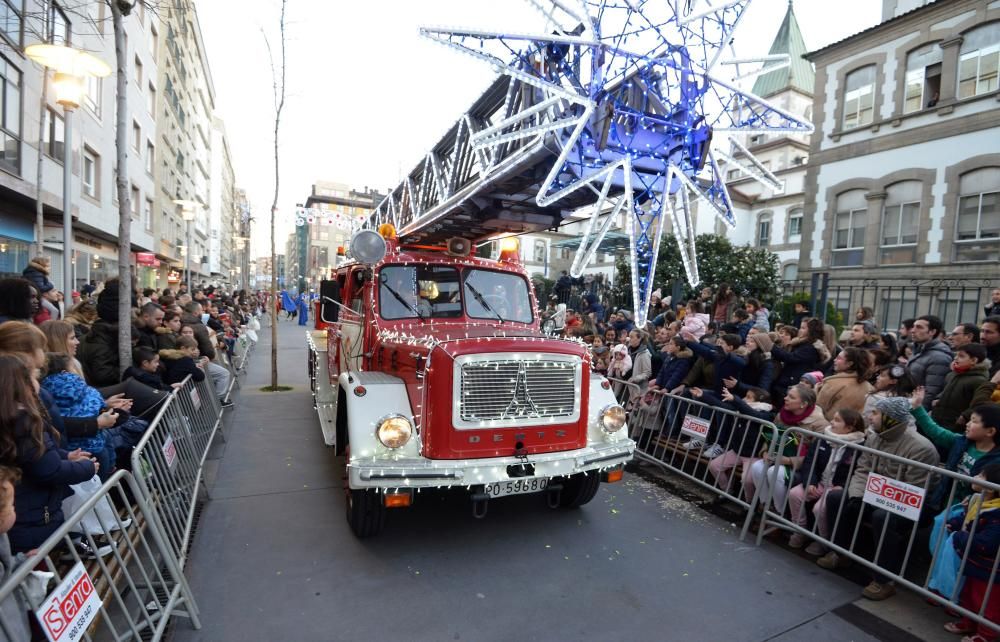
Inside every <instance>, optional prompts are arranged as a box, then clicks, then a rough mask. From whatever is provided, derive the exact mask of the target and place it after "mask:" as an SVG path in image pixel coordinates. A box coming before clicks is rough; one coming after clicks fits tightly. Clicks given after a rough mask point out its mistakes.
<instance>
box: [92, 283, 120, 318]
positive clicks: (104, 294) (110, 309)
mask: <svg viewBox="0 0 1000 642" xmlns="http://www.w3.org/2000/svg"><path fill="white" fill-rule="evenodd" d="M97 316H98V317H99V318H100V319H101V320H102V321H106V322H108V323H118V281H117V280H115V281H108V283H106V284H105V286H104V289H103V290H101V293H100V294H99V295H97Z"/></svg>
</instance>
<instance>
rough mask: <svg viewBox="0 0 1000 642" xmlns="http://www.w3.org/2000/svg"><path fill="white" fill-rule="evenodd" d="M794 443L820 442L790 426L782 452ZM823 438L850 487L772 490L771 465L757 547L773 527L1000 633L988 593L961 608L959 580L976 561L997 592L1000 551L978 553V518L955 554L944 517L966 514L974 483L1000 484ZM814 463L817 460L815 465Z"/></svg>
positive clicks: (968, 526)
mask: <svg viewBox="0 0 1000 642" xmlns="http://www.w3.org/2000/svg"><path fill="white" fill-rule="evenodd" d="M796 439H797V440H799V442H800V443H805V444H807V445H813V444H814V442H815V441H816V440H817V439H818V437H817V435H816V434H815V433H811V432H809V431H807V430H804V429H801V428H790V429H788V430H787V431H786V432H785V434H784V435H783V436H782V440H781V442H782V443H781V447H780V448H782V449H783V448H784V447H785V446H786V444H788V443H791V442H792V441H793V440H796ZM823 439H824V440H825V441H827V442H828V443H829V445H830V447H831V449H842V450H840V452H841V459H840V461H842V462H849V463H848V464H846V465H847V467H848V470H847V471H846V472H847V476H846V479H847V482H846V484H847V490H845V489H844V488H833V489H830V488H825V489H824V490H823V491H822V494H821V495H820V497H819V500H818V501H817V502H811V501H808V498H807V497H806V495H805V494H804V492H803V490H802V488H801V486H798V487H796V481H795V480H796V477H793V480H792V482H791V483H790V484H789V486H790V487H789V488H786V489H784V491H787V492H780V493H779V492H774V489H775V488H776V487H778V484H775V483H773V482H774V481H775V480H776V475H777V474H779V472H778V471H777V470H776V469H777V467H774V468H771V469H770V470H769V471H768V475H771V476H772V477H771V480H772V483H770V484H768V491H767V492H765V493H763V494H762V495H761V496H759V497H758V498H756V500H755V502H754V504H755V506H759V507H760V508H763V509H764V510H763V518H762V519H761V524H760V529H759V531H758V533H757V543H758V544H760V542H761V541H762V538H763V537H764V535H765V533H767V532H769V531H773V530H774V529H776V528H777V529H782V530H786V531H789V532H791V533H798V534H799V535H804V536H806V537H807V538H808V539H811V540H814V541H816V542H819V543H820V544H821V545H822V546H823V547H824V548H825V549H826V550H827V551H831V552H833V553H835V554H836V555H837V556H839V557H840V558H846V559H849V560H852V561H854V562H857V563H860V564H862V565H864V566H866V567H868V568H870V569H871V570H872V571H873V573H874V574H875V575H876V576H877V577H880V578H882V579H880V581H881V582H885V581H889V580H891V581H893V582H895V583H896V585H897V586H902V587H905V588H908V589H910V590H912V591H914V592H916V593H918V594H920V595H921V596H923V597H925V598H927V599H929V600H932V601H934V602H937V603H939V604H944V605H946V606H948V607H949V608H951V609H954V610H955V611H957V612H958V613H960V614H961V615H962V616H965V617H968V618H971V619H973V620H975V621H976V622H979V623H983V624H986V625H988V626H990V627H992V628H994V629H996V630H997V631H998V632H1000V626H998V625H997V624H995V623H991V622H990V621H989V620H988V619H987V617H986V615H985V608H986V606H985V604H987V603H988V602H989V595H987V596H986V597H985V598H984V599H983V605H984V606H982V607H979V606H978V605H977V606H974V607H972V608H969V606H970V605H969V604H968V603H964V604H963V603H960V600H959V589H960V586H961V582H956V581H955V580H956V578H957V577H961V576H962V574H963V572H964V570H965V568H966V567H967V566H968V565H969V564H975V565H976V567H977V570H978V572H979V573H986V574H987V575H988V576H989V577H990V581H989V583H988V584H989V587H990V588H989V592H992V590H993V589H994V587H993V579H994V578H995V577H996V574H997V569H998V567H1000V550H997V551H996V552H995V553H989V554H988V555H987V556H986V558H984V554H983V551H984V550H988V549H987V548H980V549H979V550H974V549H973V542H974V541H975V538H976V530H977V528H978V520H971V521H969V522H966V523H964V524H963V526H962V528H964V529H966V530H967V531H968V538H967V540H966V541H967V544H966V545H965V546H964V547H963V548H962V549H961V550H957V549H955V547H954V545H953V544H952V541H953V540H952V538H951V537H950V535H951V532H950V531H948V530H947V529H946V522H947V520H946V519H944V514H945V511H946V510H949V511H951V510H953V511H957V512H956V513H953V514H959V515H960V514H961V513H962V512H963V511H964V509H963V507H962V500H963V499H965V498H968V497H970V493H971V492H972V490H973V485H974V484H975V486H976V488H979V489H989V490H992V491H994V492H998V493H1000V486H997V485H994V484H990V483H988V482H985V481H983V480H974V479H973V478H971V477H968V476H966V475H962V474H960V473H957V472H953V471H950V470H946V469H944V468H941V467H937V466H932V465H929V464H927V463H923V462H918V461H913V460H910V459H905V458H903V457H899V456H897V455H893V454H890V453H886V452H882V451H879V450H874V449H872V448H869V447H867V446H865V445H864V444H858V443H853V442H847V441H843V440H841V439H838V438H836V437H831V436H827V435H824V436H823ZM817 460H818V458H813V460H812V461H813V462H814V463H813V466H815V461H817ZM815 473H816V471H815V470H808V471H807V470H800V471H798V475H799V476H800V477H801V478H813V475H814V474H815ZM852 479H853V480H854V482H855V483H854V484H853V489H854V493H855V494H853V495H852V494H851V491H850V489H851V488H852V485H851V483H850V482H851V480H852ZM903 480H906V481H903ZM942 487H943V488H942ZM859 488H860V489H861V490H860V491H859V490H858V489H859ZM932 491H933V492H932ZM931 497H945V498H946V500H945V501H944V503H943V504H942V505H941V506H931V505H929V498H931ZM948 507H951V508H950V509H949V508H948ZM955 554H957V555H958V558H959V561H958V563H956V564H951V563H950V562H949V563H948V564H939V563H938V562H939V559H942V558H943V557H946V556H947V557H953V556H954V555H955ZM973 558H974V561H972V560H973ZM942 569H945V571H944V572H946V573H950V576H949V578H944V579H946V580H949V581H946V582H940V581H939V580H940V579H941V578H939V577H937V576H936V575H935V573H940V572H942ZM942 585H946V586H949V587H952V588H949V589H947V590H946V591H945V592H949V591H950V594H948V595H942V594H941V592H940V591H939V590H938V587H940V586H942ZM932 589H934V590H932Z"/></svg>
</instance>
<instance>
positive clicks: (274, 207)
mask: <svg viewBox="0 0 1000 642" xmlns="http://www.w3.org/2000/svg"><path fill="white" fill-rule="evenodd" d="M285 2H286V0H281V22H280V23H279V28H280V35H281V69H280V76H279V75H278V73H277V71H276V70H275V68H274V59H273V58H272V59H271V75H272V77H273V80H274V200H272V201H271V389H272V390H274V391H277V390H278V306H277V300H278V255H277V253H276V252H275V251H274V219H275V217H276V215H277V212H278V186H279V184H280V180H279V179H280V175H281V172H280V164H279V162H278V132H279V129H280V127H281V110H282V109H284V107H285ZM268 49H270V47H268ZM279 77H280V80H279Z"/></svg>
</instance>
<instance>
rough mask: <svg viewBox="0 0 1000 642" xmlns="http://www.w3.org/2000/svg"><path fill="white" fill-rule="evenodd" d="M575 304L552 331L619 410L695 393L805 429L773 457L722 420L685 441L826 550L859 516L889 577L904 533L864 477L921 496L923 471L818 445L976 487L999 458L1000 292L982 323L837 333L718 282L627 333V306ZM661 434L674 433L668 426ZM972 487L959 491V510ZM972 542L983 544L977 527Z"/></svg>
mask: <svg viewBox="0 0 1000 642" xmlns="http://www.w3.org/2000/svg"><path fill="white" fill-rule="evenodd" d="M581 306H582V309H581V310H579V311H573V310H566V311H565V312H564V314H565V322H564V323H562V330H561V332H562V334H564V335H567V336H575V337H579V338H582V339H583V340H584V341H586V342H588V343H590V344H591V345H592V347H591V355H592V367H593V368H594V369H595V370H596V371H598V372H603V373H606V374H607V375H608V376H609V377H610V378H612V379H613V380H614V382H615V391H616V394H617V395H618V398H619V399H620V400H621V401H622V403H624V404H626V405H627V406H628V407H630V408H636V407H638V408H639V409H642V408H643V407H645V406H649V407H654V406H656V400H655V392H656V391H665V392H669V393H672V395H674V397H671V398H673V399H676V397H677V396H680V397H682V398H691V399H695V400H698V401H699V402H700V403H704V404H708V405H710V406H718V407H723V408H727V409H729V410H732V411H736V412H739V413H741V414H742V415H744V416H750V417H757V418H759V419H762V420H766V421H768V422H772V423H774V425H775V426H777V428H778V430H779V431H784V430H786V429H787V428H788V427H792V426H794V427H798V428H801V429H804V431H807V432H806V433H805V434H808V433H815V435H816V437H815V438H810V439H805V440H803V443H797V442H795V441H789V445H788V448H787V449H786V450H785V451H784V452H779V453H777V455H776V456H775V457H773V458H771V459H766V458H764V457H762V453H761V452H760V451H758V450H757V449H756V447H755V446H754V444H755V440H754V439H749V440H748V439H742V438H733V435H732V434H731V433H732V430H738V429H739V427H738V426H734V425H732V424H726V422H721V423H722V424H723V425H721V426H717V427H713V430H712V432H710V433H709V434H710V438H709V439H705V440H699V439H690V440H688V441H684V442H682V443H681V446H680V447H683V448H685V449H688V450H695V451H700V453H701V455H702V456H703V457H704V458H706V459H708V460H710V461H709V464H708V470H709V472H710V473H711V475H712V476H713V478H714V479H715V482H716V484H717V485H718V486H719V487H720V488H727V489H728V488H729V487H730V486H731V485H732V484H733V483H734V480H733V479H732V473H733V471H734V470H736V469H737V467H739V468H740V469H741V473H742V479H741V480H738V481H736V482H735V483H737V484H741V485H742V493H743V496H744V497H745V498H746V499H747V500H748V501H749V500H750V498H752V497H753V495H754V492H755V489H756V488H758V487H760V486H761V485H762V484H769V483H773V484H774V486H775V487H774V488H771V489H769V490H770V491H771V493H770V496H771V497H772V498H773V500H774V505H775V507H776V508H777V509H778V510H788V511H790V514H791V515H792V517H793V519H795V520H796V521H797V522H799V523H801V524H803V525H804V524H806V523H813V522H815V524H816V527H817V530H816V532H818V533H819V534H820V535H821V536H822V537H824V538H827V539H828V541H833V542H835V543H838V544H843V543H844V542H848V543H849V540H850V539H851V537H853V536H854V533H853V526H854V524H855V523H856V521H857V520H858V519H862V520H863V521H866V522H869V523H870V524H871V525H872V528H871V529H870V532H871V533H874V534H875V535H874V536H875V537H884V538H885V539H884V541H883V542H882V545H881V553H880V558H879V560H878V564H879V566H880V567H882V568H884V569H887V570H888V571H890V572H894V570H898V569H899V567H900V564H901V563H902V554H903V552H904V551H905V549H906V541H904V540H903V534H904V533H905V532H906V531H905V529H904V528H903V526H904V524H902V523H901V518H899V517H897V516H894V515H891V514H890V513H887V512H886V511H883V510H877V509H874V508H873V507H872V506H870V505H868V504H865V503H863V501H862V497H863V495H864V487H865V481H866V479H867V476H868V474H869V473H870V472H875V473H879V474H885V475H888V476H890V477H894V478H896V479H898V481H902V482H906V483H910V484H913V485H916V486H923V485H925V484H926V483H927V482H928V477H927V471H926V469H924V468H921V467H919V466H912V467H909V468H906V469H905V472H903V473H902V474H901V473H900V471H899V470H898V468H899V467H898V466H890V462H889V460H887V459H884V458H882V459H879V458H870V457H864V456H862V457H860V458H859V460H858V461H855V462H852V452H855V451H852V450H851V449H849V448H845V447H843V446H842V445H841V444H839V443H836V444H835V443H833V442H826V441H824V439H823V436H824V435H833V436H836V437H837V438H838V439H842V440H847V441H850V442H854V443H863V444H864V445H866V446H868V447H870V448H874V449H876V450H879V451H882V452H886V453H892V454H895V455H899V456H902V457H905V458H907V459H910V460H912V461H914V462H922V463H924V464H929V465H932V466H938V465H940V466H944V467H946V468H948V469H949V470H952V471H956V472H959V473H961V474H964V475H968V476H970V477H976V476H979V475H983V474H984V470H985V468H986V467H987V466H989V465H991V464H993V463H995V462H1000V459H998V458H1000V450H998V449H997V447H996V443H995V438H996V435H997V432H998V431H1000V289H997V290H994V291H993V292H992V296H991V301H990V303H989V304H988V305H986V306H985V307H984V309H983V314H982V316H981V317H979V318H969V319H965V320H963V322H961V323H958V324H957V325H955V326H954V327H953V328H946V327H945V326H944V324H943V322H942V320H941V319H940V318H938V317H937V316H934V315H931V314H927V315H922V316H919V317H916V318H913V319H906V320H904V321H903V322H902V324H901V325H900V327H899V328H885V327H884V326H882V325H881V324H880V322H879V319H878V318H877V317H876V315H875V313H874V311H873V310H872V309H871V308H868V307H861V308H859V309H857V310H856V312H855V315H854V319H853V320H852V322H851V324H850V325H848V326H847V327H845V328H844V330H843V332H841V333H840V334H839V335H838V333H837V331H836V330H835V329H834V328H833V327H832V326H831V325H829V324H827V323H824V322H823V321H822V320H820V319H819V318H816V317H814V316H813V315H812V314H811V311H810V309H809V306H808V304H807V303H796V304H795V305H794V314H793V316H792V317H791V318H789V319H777V318H775V317H774V316H773V315H771V314H770V312H769V311H768V310H767V308H766V306H765V305H764V304H763V303H762V302H760V301H758V300H755V299H753V298H746V299H742V300H741V299H740V298H739V297H738V296H737V294H736V293H734V292H733V291H732V289H731V288H730V287H728V286H727V285H725V284H722V285H720V286H719V287H718V288H717V289H715V290H714V291H713V290H712V289H710V288H706V289H705V290H703V291H702V292H701V293H700V294H699V296H698V297H697V298H695V299H692V300H689V301H684V302H671V301H670V300H669V298H667V299H662V298H661V297H660V296H659V292H658V291H657V292H654V295H653V297H652V304H651V308H650V310H649V314H648V317H647V318H649V319H651V320H652V321H651V323H650V324H649V325H647V326H646V328H644V329H639V328H636V327H635V325H634V323H633V321H632V316H631V313H630V312H628V311H624V310H612V311H610V313H609V314H607V315H606V317H605V316H604V315H602V314H601V313H596V312H595V308H598V307H599V306H596V305H594V303H593V302H590V301H588V299H587V297H586V296H584V297H583V299H582V303H581ZM601 312H603V310H601ZM562 313H563V311H562V310H561V309H559V306H558V305H550V308H549V310H548V316H549V317H552V316H553V315H554V314H562ZM671 403H673V405H674V406H676V403H677V402H676V401H675V402H668V403H664V404H661V405H659V406H658V408H659V414H655V413H654V414H652V415H651V414H648V413H647V414H646V415H645V416H643V415H633V416H639V417H641V418H642V421H643V423H644V424H645V425H644V426H643V427H644V428H647V429H648V428H649V427H650V426H652V427H653V429H655V430H663V429H664V426H665V422H671V421H672V422H674V423H675V424H676V423H677V418H676V416H674V415H673V410H672V406H671ZM666 429H668V430H669V431H670V434H677V426H667V427H666ZM798 432H799V431H796V433H798ZM747 444H749V447H748V446H747ZM727 446H729V447H727ZM890 468H891V470H890ZM772 480H773V482H772ZM933 483H934V481H933V479H932V480H931V485H932V487H933ZM949 489H950V484H948V483H947V481H945V482H941V483H940V486H939V487H934V488H932V490H933V492H931V493H930V497H929V498H928V501H927V502H926V508H925V513H927V516H928V519H932V518H933V517H934V515H935V514H936V512H940V511H942V510H944V509H946V508H948V507H947V506H945V505H944V504H945V503H947V500H948V497H947V496H945V495H943V494H944V493H946V492H947V491H948V490H949ZM972 493H973V489H971V488H961V489H959V492H958V493H957V495H958V496H957V497H955V498H953V501H955V502H960V501H961V500H963V499H964V497H965V496H969V495H971V494H972ZM836 515H841V517H840V522H841V523H844V524H850V525H851V528H850V529H849V531H848V530H845V529H843V528H841V529H839V530H838V531H837V532H831V529H832V528H833V524H834V520H833V519H832V516H836ZM902 521H904V522H905V520H902ZM883 527H885V528H883ZM841 531H843V532H841ZM866 532H867V531H866ZM883 533H885V534H884V535H883ZM976 537H977V538H979V539H984V538H986V537H987V533H986V532H982V533H979V534H977V535H976ZM956 541H958V538H956ZM789 543H790V545H791V546H792V547H794V548H805V550H806V552H807V553H809V554H811V555H814V556H815V557H817V563H818V564H819V565H820V566H823V567H825V568H830V569H832V568H837V567H840V566H842V565H844V564H846V563H848V561H849V560H847V559H846V558H844V557H843V556H839V555H838V554H837V553H836V552H833V551H830V550H828V549H827V548H825V547H824V546H823V545H821V543H820V542H818V541H814V542H812V543H811V544H810V543H809V539H808V538H807V537H806V536H804V535H802V534H801V533H796V534H794V535H792V536H791V538H790V541H789ZM980 543H981V542H978V541H977V542H976V544H977V545H978V544H980ZM807 544H809V545H808V547H807V546H806V545H807ZM983 544H984V545H985V546H986V547H987V548H988V549H989V550H990V551H992V553H989V556H990V557H989V559H990V562H989V566H990V567H992V560H993V559H994V558H995V556H996V553H997V551H998V550H1000V533H996V534H994V533H992V532H990V534H989V541H988V542H984V543H983ZM846 547H847V546H845V548H846ZM960 553H961V552H960ZM980 553H981V554H983V555H985V554H986V553H984V552H983V551H980ZM987 579H989V578H988V573H987ZM980 588H981V587H980ZM977 590H978V589H977ZM894 593H895V587H894V584H893V583H892V581H891V580H890V578H889V577H887V576H883V575H880V574H873V575H872V578H871V583H870V584H869V585H868V586H867V587H866V588H865V591H864V595H865V596H866V597H869V598H871V599H876V600H878V599H884V598H887V597H889V596H891V595H892V594H894ZM994 594H995V595H996V598H994V597H991V598H990V601H991V602H992V601H993V600H994V599H996V600H997V607H998V610H996V611H995V612H996V613H997V614H998V615H1000V591H995V592H994ZM963 599H968V600H969V601H970V603H971V602H974V596H971V594H970V595H966V594H965V593H963ZM991 608H992V607H991ZM974 610H978V606H977V607H976V609H974ZM955 627H957V628H959V629H962V631H963V632H971V633H974V634H976V635H980V636H983V637H984V639H994V638H995V637H996V634H995V633H992V632H991V631H990V629H988V628H987V627H983V628H982V629H980V630H979V631H978V632H976V631H973V630H972V629H973V628H974V627H971V625H969V623H968V622H966V623H965V624H962V625H959V624H958V623H956V624H955Z"/></svg>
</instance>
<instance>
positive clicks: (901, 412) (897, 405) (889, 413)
mask: <svg viewBox="0 0 1000 642" xmlns="http://www.w3.org/2000/svg"><path fill="white" fill-rule="evenodd" d="M875 410H878V411H879V412H881V413H882V416H883V417H888V418H889V419H891V420H893V421H894V422H895V423H899V424H902V423H906V422H907V421H909V419H910V400H909V399H907V398H906V397H883V398H881V399H879V400H878V401H876V402H875Z"/></svg>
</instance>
